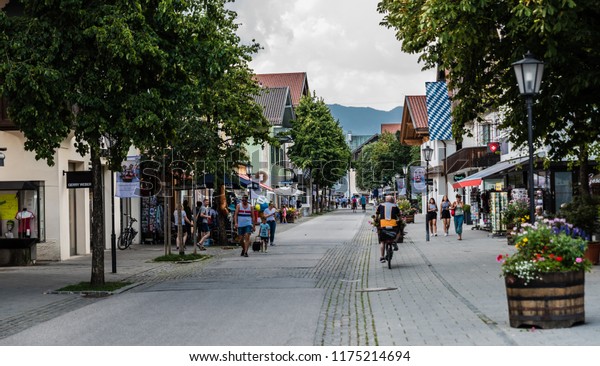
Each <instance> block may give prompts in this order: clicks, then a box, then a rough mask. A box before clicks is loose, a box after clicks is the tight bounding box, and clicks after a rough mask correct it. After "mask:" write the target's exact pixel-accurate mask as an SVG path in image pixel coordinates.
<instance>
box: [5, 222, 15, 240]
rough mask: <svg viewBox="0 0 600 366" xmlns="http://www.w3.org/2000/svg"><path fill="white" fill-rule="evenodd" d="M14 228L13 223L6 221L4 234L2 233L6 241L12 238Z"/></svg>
mask: <svg viewBox="0 0 600 366" xmlns="http://www.w3.org/2000/svg"><path fill="white" fill-rule="evenodd" d="M14 227H15V222H14V221H12V220H8V221H7V222H6V233H4V237H5V238H7V239H12V238H14V237H15V236H14V234H13V232H12V231H13V228H14Z"/></svg>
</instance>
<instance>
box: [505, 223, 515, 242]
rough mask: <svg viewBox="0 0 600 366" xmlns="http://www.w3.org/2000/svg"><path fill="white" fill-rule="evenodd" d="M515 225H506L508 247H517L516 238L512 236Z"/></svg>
mask: <svg viewBox="0 0 600 366" xmlns="http://www.w3.org/2000/svg"><path fill="white" fill-rule="evenodd" d="M514 229H515V225H506V242H507V243H508V245H515V238H514V236H513V234H512V232H513V230H514Z"/></svg>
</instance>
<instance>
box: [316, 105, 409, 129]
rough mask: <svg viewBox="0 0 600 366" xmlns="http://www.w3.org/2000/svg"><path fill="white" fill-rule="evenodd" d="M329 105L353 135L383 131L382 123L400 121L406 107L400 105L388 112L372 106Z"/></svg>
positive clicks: (335, 116) (335, 115) (342, 124)
mask: <svg viewBox="0 0 600 366" xmlns="http://www.w3.org/2000/svg"><path fill="white" fill-rule="evenodd" d="M327 106H328V107H329V110H330V111H331V115H332V116H333V118H334V119H336V120H339V121H340V125H341V126H342V128H343V129H344V133H345V134H347V133H348V131H351V132H352V134H353V135H374V134H376V133H380V132H381V124H382V123H400V122H401V121H402V110H403V109H404V108H403V107H401V106H400V107H396V108H394V109H392V110H391V111H387V112H386V111H380V110H377V109H373V108H370V107H346V106H343V105H339V104H328V105H327Z"/></svg>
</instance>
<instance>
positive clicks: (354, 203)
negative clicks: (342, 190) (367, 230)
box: [352, 196, 358, 212]
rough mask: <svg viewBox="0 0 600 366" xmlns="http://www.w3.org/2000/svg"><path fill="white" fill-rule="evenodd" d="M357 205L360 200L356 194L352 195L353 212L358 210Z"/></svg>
mask: <svg viewBox="0 0 600 366" xmlns="http://www.w3.org/2000/svg"><path fill="white" fill-rule="evenodd" d="M356 206H358V200H357V199H356V196H352V212H356Z"/></svg>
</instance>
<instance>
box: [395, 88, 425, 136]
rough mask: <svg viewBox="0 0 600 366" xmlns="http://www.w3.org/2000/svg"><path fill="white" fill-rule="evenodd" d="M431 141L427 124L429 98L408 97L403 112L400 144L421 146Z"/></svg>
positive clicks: (421, 96) (420, 96)
mask: <svg viewBox="0 0 600 366" xmlns="http://www.w3.org/2000/svg"><path fill="white" fill-rule="evenodd" d="M428 140H429V126H428V124H427V98H426V97H425V96H424V95H412V96H406V98H405V99H404V110H403V111H402V126H401V128H400V143H401V144H403V145H421V144H422V143H423V142H426V141H428Z"/></svg>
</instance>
